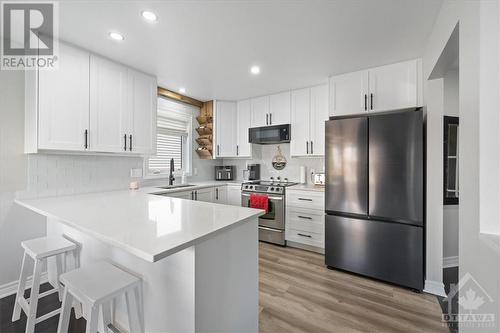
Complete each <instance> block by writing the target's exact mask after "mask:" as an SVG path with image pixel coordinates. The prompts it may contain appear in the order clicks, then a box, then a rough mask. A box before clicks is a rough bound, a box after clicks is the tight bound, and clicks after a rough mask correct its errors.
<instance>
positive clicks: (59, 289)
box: [54, 254, 64, 302]
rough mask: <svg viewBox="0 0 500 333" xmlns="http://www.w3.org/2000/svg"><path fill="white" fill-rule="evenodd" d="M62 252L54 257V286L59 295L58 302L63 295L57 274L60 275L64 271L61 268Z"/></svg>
mask: <svg viewBox="0 0 500 333" xmlns="http://www.w3.org/2000/svg"><path fill="white" fill-rule="evenodd" d="M61 256H63V254H60V255H57V256H56V257H55V260H56V277H57V282H56V285H55V286H54V288H57V294H58V296H59V302H62V297H63V289H62V286H61V282H59V276H61V274H62V273H64V271H63V268H62V258H61Z"/></svg>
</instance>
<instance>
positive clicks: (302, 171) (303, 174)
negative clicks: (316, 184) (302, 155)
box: [300, 166, 307, 184]
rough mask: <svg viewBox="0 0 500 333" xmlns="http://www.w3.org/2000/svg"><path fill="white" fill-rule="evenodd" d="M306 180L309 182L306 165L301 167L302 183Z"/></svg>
mask: <svg viewBox="0 0 500 333" xmlns="http://www.w3.org/2000/svg"><path fill="white" fill-rule="evenodd" d="M306 182H307V181H306V167H305V166H301V167H300V183H301V184H305V183H306Z"/></svg>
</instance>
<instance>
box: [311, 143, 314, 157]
mask: <svg viewBox="0 0 500 333" xmlns="http://www.w3.org/2000/svg"><path fill="white" fill-rule="evenodd" d="M311 154H314V150H313V142H312V141H311Z"/></svg>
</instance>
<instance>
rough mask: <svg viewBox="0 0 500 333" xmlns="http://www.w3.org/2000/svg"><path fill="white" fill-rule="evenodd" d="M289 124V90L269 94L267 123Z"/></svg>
mask: <svg viewBox="0 0 500 333" xmlns="http://www.w3.org/2000/svg"><path fill="white" fill-rule="evenodd" d="M282 124H290V92H289V91H286V92H283V93H279V94H274V95H271V96H269V125H282Z"/></svg>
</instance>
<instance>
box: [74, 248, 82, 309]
mask: <svg viewBox="0 0 500 333" xmlns="http://www.w3.org/2000/svg"><path fill="white" fill-rule="evenodd" d="M72 254H73V264H74V266H73V269H77V268H80V247H77V248H76V249H74V250H73V251H72ZM73 307H74V308H75V317H76V319H80V318H81V317H82V316H83V306H82V303H80V302H78V301H77V300H74V301H73Z"/></svg>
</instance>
